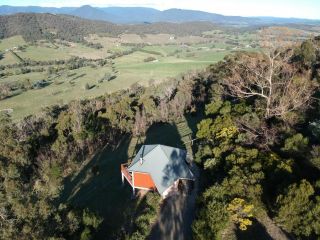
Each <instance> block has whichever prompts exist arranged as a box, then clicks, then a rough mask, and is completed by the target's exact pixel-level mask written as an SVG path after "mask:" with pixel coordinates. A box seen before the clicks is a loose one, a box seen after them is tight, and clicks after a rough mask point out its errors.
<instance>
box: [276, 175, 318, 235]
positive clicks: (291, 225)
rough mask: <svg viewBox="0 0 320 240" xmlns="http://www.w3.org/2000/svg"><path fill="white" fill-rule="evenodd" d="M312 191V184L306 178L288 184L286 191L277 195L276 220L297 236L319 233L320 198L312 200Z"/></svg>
mask: <svg viewBox="0 0 320 240" xmlns="http://www.w3.org/2000/svg"><path fill="white" fill-rule="evenodd" d="M314 193H315V191H314V189H313V187H312V185H311V184H310V183H309V182H308V181H306V180H302V181H301V182H300V183H299V184H296V183H294V184H292V185H290V186H289V187H288V189H287V191H286V193H284V194H281V195H279V196H278V197H277V201H276V206H277V208H278V211H277V216H276V218H275V219H276V222H277V223H278V224H279V225H280V226H281V227H283V228H284V229H285V230H286V231H288V232H292V233H294V234H296V235H297V236H310V235H311V234H312V233H315V232H317V234H319V229H320V219H319V216H320V215H319V214H320V208H319V203H320V199H319V197H318V198H317V199H316V201H313V200H312V198H313V196H314Z"/></svg>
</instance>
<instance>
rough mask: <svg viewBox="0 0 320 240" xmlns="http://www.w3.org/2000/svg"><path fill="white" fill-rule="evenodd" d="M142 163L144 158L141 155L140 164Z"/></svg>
mask: <svg viewBox="0 0 320 240" xmlns="http://www.w3.org/2000/svg"><path fill="white" fill-rule="evenodd" d="M142 163H143V158H142V157H140V165H142Z"/></svg>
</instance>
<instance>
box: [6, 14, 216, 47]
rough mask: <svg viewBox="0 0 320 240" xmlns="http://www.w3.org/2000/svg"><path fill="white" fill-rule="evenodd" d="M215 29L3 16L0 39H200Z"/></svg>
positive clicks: (193, 25)
mask: <svg viewBox="0 0 320 240" xmlns="http://www.w3.org/2000/svg"><path fill="white" fill-rule="evenodd" d="M214 28H215V25H213V24H212V23H209V22H192V23H190V22H189V23H154V24H139V25H116V24H113V23H110V22H105V21H93V20H86V19H82V18H79V17H75V16H70V15H56V14H48V13H45V14H44V13H39V14H36V13H18V14H14V15H7V16H0V39H1V38H7V37H11V36H15V35H22V36H23V37H24V38H25V40H26V41H32V40H38V39H43V38H51V37H54V38H59V39H63V40H68V41H76V42H78V41H82V40H83V37H84V36H87V35H89V34H91V33H107V34H108V35H112V36H116V35H118V34H120V33H124V32H126V33H137V34H147V33H169V34H175V35H183V36H187V35H200V34H201V33H202V32H204V31H209V30H212V29H214Z"/></svg>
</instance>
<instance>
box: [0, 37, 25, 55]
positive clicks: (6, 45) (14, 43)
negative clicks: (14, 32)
mask: <svg viewBox="0 0 320 240" xmlns="http://www.w3.org/2000/svg"><path fill="white" fill-rule="evenodd" d="M25 44H26V42H25V41H24V39H23V38H22V37H21V36H14V37H10V38H6V39H2V40H1V42H0V52H2V51H5V50H6V49H10V48H13V47H18V46H22V45H25Z"/></svg>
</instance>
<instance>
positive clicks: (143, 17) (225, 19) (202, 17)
mask: <svg viewBox="0 0 320 240" xmlns="http://www.w3.org/2000/svg"><path fill="white" fill-rule="evenodd" d="M15 13H53V14H69V15H74V16H78V17H82V18H87V19H91V20H103V21H110V22H113V23H121V24H133V23H145V22H149V23H154V22H176V23H181V22H190V21H209V22H212V23H216V24H223V25H233V26H234V25H236V26H253V25H265V24H290V23H296V24H319V23H320V22H319V21H313V20H309V19H296V18H276V17H239V16H224V15H221V14H216V13H209V12H204V11H194V10H185V9H168V10H164V11H159V10H156V9H153V8H145V7H107V8H98V7H91V6H89V5H85V6H82V7H79V8H75V7H63V8H54V7H34V6H28V7H13V6H0V14H1V15H9V14H15Z"/></svg>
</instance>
